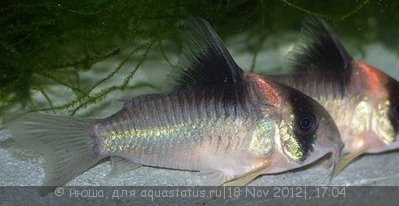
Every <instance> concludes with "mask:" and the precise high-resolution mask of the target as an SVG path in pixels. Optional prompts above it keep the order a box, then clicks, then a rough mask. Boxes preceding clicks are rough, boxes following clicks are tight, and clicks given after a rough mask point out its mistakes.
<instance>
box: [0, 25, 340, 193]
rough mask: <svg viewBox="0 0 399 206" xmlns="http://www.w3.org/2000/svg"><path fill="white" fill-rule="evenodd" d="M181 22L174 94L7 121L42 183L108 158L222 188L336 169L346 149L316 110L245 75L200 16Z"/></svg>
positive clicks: (56, 182) (59, 181) (302, 98)
mask: <svg viewBox="0 0 399 206" xmlns="http://www.w3.org/2000/svg"><path fill="white" fill-rule="evenodd" d="M188 26H189V29H191V30H189V31H188V32H187V35H186V40H187V41H186V46H185V47H184V49H183V55H182V57H181V59H180V62H179V64H178V66H177V67H176V69H175V71H174V73H173V74H175V75H176V79H175V80H176V82H177V84H176V86H175V87H174V89H173V90H172V91H171V92H168V93H164V94H150V95H143V96H139V97H136V98H133V99H131V100H128V101H126V102H125V104H124V106H123V108H122V110H120V111H119V112H117V113H116V114H114V115H112V116H110V117H108V118H105V119H96V120H94V119H77V118H73V117H57V116H49V115H43V114H25V115H19V114H9V115H7V116H6V117H5V121H4V122H5V124H6V126H7V127H8V128H9V130H10V131H11V134H12V138H13V139H15V141H16V142H17V143H19V144H21V145H24V146H26V147H28V148H30V149H32V150H34V151H37V152H38V153H41V154H43V155H44V157H45V158H46V161H47V170H46V176H45V180H44V183H43V185H46V186H60V185H64V184H65V183H67V182H68V181H70V180H71V179H72V178H74V177H76V176H77V175H79V174H81V173H83V172H84V171H85V170H87V169H89V168H90V167H92V166H93V165H95V164H96V163H98V162H99V161H100V160H102V159H103V158H106V157H111V160H112V162H113V169H117V168H119V167H120V166H121V164H130V165H133V164H135V165H145V166H155V167H163V168H172V169H181V170H191V171H200V172H203V173H206V174H208V175H209V176H208V179H209V180H210V181H211V182H212V183H213V184H219V185H220V184H223V183H224V184H226V185H229V184H232V185H245V184H247V183H248V182H249V181H251V180H252V179H254V178H256V177H257V176H259V175H262V174H269V173H278V172H283V171H287V170H290V169H294V168H299V167H302V166H305V165H308V164H310V163H312V162H314V161H316V160H318V159H320V158H322V157H324V156H326V155H328V154H329V155H330V156H329V157H330V162H331V164H330V166H331V170H333V168H334V165H335V163H336V162H337V161H338V159H339V158H340V156H341V150H342V147H343V143H342V142H341V140H340V137H339V132H338V129H337V127H336V125H335V123H334V121H333V120H332V119H331V117H330V116H329V114H328V113H327V111H326V110H325V109H324V108H323V107H322V106H321V105H319V104H318V103H317V102H316V101H314V100H313V99H311V98H309V97H308V96H306V95H304V94H302V93H301V92H299V91H297V90H294V89H292V88H290V87H287V86H285V85H281V84H279V83H275V82H273V81H270V80H268V79H265V78H261V77H260V76H258V75H256V74H251V73H245V72H243V70H241V69H240V68H239V67H238V65H237V64H236V63H235V62H234V60H233V59H232V57H231V56H230V54H229V53H228V51H227V50H226V48H225V47H224V45H223V43H222V40H221V39H220V38H219V37H218V35H217V34H216V33H215V32H214V31H213V29H212V28H211V26H210V25H209V24H208V23H207V22H205V21H204V20H202V19H197V18H191V19H190V21H189V25H188ZM53 189H54V187H47V188H46V189H44V190H43V191H42V192H41V193H42V195H45V194H47V193H48V192H51V191H52V190H53Z"/></svg>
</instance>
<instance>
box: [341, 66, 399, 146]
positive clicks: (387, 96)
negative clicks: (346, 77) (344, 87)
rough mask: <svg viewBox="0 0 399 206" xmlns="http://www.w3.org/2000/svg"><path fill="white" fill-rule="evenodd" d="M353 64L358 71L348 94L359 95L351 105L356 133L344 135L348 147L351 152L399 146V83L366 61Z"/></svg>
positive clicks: (354, 74) (352, 79) (353, 76)
mask: <svg viewBox="0 0 399 206" xmlns="http://www.w3.org/2000/svg"><path fill="white" fill-rule="evenodd" d="M352 64H353V68H354V69H355V71H356V72H353V74H352V76H351V83H350V85H349V93H348V96H356V95H357V96H358V101H356V102H355V103H354V104H353V105H351V106H352V107H353V109H352V110H353V114H350V115H351V116H352V119H353V120H352V123H351V124H352V125H355V127H356V128H351V131H352V134H354V135H348V134H345V135H343V139H344V141H345V144H346V147H348V150H350V151H356V150H358V149H359V148H361V147H364V148H367V152H368V153H379V152H384V151H389V150H394V149H398V148H399V134H398V130H399V82H398V81H396V80H395V79H394V78H392V77H390V76H389V75H387V74H385V73H384V72H382V71H381V70H380V69H378V68H375V67H373V66H371V65H369V64H366V63H364V62H362V61H354V62H353V63H352ZM366 117H368V118H367V119H365V118H366ZM357 122H359V123H358V124H359V126H358V127H357V126H356V124H357ZM365 122H366V123H367V124H365ZM361 125H365V126H361ZM357 130H359V131H357Z"/></svg>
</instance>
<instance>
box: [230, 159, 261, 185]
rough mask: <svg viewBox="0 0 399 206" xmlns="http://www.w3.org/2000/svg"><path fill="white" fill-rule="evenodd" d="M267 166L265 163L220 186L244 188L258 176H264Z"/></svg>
mask: <svg viewBox="0 0 399 206" xmlns="http://www.w3.org/2000/svg"><path fill="white" fill-rule="evenodd" d="M268 166H269V164H268V162H266V161H265V162H264V163H263V164H261V165H259V166H258V167H256V168H254V169H253V170H251V171H249V172H246V173H244V174H242V175H239V176H237V177H234V178H232V179H230V180H228V181H226V182H224V183H223V184H222V186H245V185H247V184H248V183H249V182H251V181H252V180H254V179H255V178H257V177H258V176H259V175H262V174H264V173H265V172H266V171H267V170H268Z"/></svg>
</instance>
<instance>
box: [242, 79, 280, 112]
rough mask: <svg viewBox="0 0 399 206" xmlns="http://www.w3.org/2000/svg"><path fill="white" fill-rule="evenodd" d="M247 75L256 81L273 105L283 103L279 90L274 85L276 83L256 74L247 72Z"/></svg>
mask: <svg viewBox="0 0 399 206" xmlns="http://www.w3.org/2000/svg"><path fill="white" fill-rule="evenodd" d="M245 75H246V76H247V77H250V78H251V79H252V81H255V82H256V84H257V86H258V88H259V89H260V90H261V92H262V93H263V94H265V96H267V99H268V100H269V101H270V103H271V104H272V105H274V106H276V107H279V106H280V105H281V97H280V94H279V92H277V91H276V89H275V88H274V87H273V85H274V83H269V81H270V80H268V79H264V78H261V77H259V76H258V75H256V74H251V73H246V74H245Z"/></svg>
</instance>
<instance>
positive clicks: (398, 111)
mask: <svg viewBox="0 0 399 206" xmlns="http://www.w3.org/2000/svg"><path fill="white" fill-rule="evenodd" d="M393 111H394V112H395V114H396V115H399V103H396V104H395V106H394V109H393Z"/></svg>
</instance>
